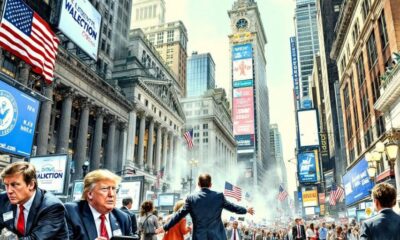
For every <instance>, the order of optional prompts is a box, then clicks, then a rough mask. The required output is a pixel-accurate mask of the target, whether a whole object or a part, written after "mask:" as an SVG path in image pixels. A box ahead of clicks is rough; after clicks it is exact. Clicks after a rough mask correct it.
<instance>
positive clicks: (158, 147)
mask: <svg viewBox="0 0 400 240" xmlns="http://www.w3.org/2000/svg"><path fill="white" fill-rule="evenodd" d="M161 134H162V128H161V124H159V125H158V126H157V138H156V161H155V162H156V166H155V171H156V172H157V173H158V172H159V171H160V169H161V168H160V165H161Z"/></svg>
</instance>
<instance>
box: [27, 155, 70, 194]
mask: <svg viewBox="0 0 400 240" xmlns="http://www.w3.org/2000/svg"><path fill="white" fill-rule="evenodd" d="M29 162H30V163H31V164H32V165H33V166H35V168H36V178H37V181H38V186H39V187H40V188H41V189H44V190H46V191H49V192H51V193H53V194H63V193H64V183H65V180H66V175H67V174H66V170H67V155H66V154H63V155H48V156H38V157H31V158H30V159H29Z"/></svg>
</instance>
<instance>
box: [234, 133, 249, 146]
mask: <svg viewBox="0 0 400 240" xmlns="http://www.w3.org/2000/svg"><path fill="white" fill-rule="evenodd" d="M235 139H236V142H237V144H238V148H241V147H253V146H254V134H249V135H237V136H235Z"/></svg>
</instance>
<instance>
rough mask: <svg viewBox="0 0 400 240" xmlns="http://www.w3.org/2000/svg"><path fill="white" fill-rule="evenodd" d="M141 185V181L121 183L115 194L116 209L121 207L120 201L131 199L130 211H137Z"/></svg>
mask: <svg viewBox="0 0 400 240" xmlns="http://www.w3.org/2000/svg"><path fill="white" fill-rule="evenodd" d="M142 185H143V181H142V180H136V181H135V180H133V181H123V182H121V183H120V186H119V191H118V194H117V207H121V206H122V199H124V198H126V197H131V198H132V200H133V202H132V208H131V210H133V211H138V210H139V207H140V201H141V192H142Z"/></svg>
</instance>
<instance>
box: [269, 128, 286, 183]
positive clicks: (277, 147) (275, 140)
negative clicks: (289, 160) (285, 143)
mask: <svg viewBox="0 0 400 240" xmlns="http://www.w3.org/2000/svg"><path fill="white" fill-rule="evenodd" d="M269 136H270V143H271V153H272V154H273V155H274V158H275V161H276V166H277V172H278V177H279V180H280V183H281V184H282V185H283V186H284V188H285V189H287V174H286V166H285V162H284V160H283V150H282V136H281V133H280V131H279V127H278V124H271V125H270V127H269Z"/></svg>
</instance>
